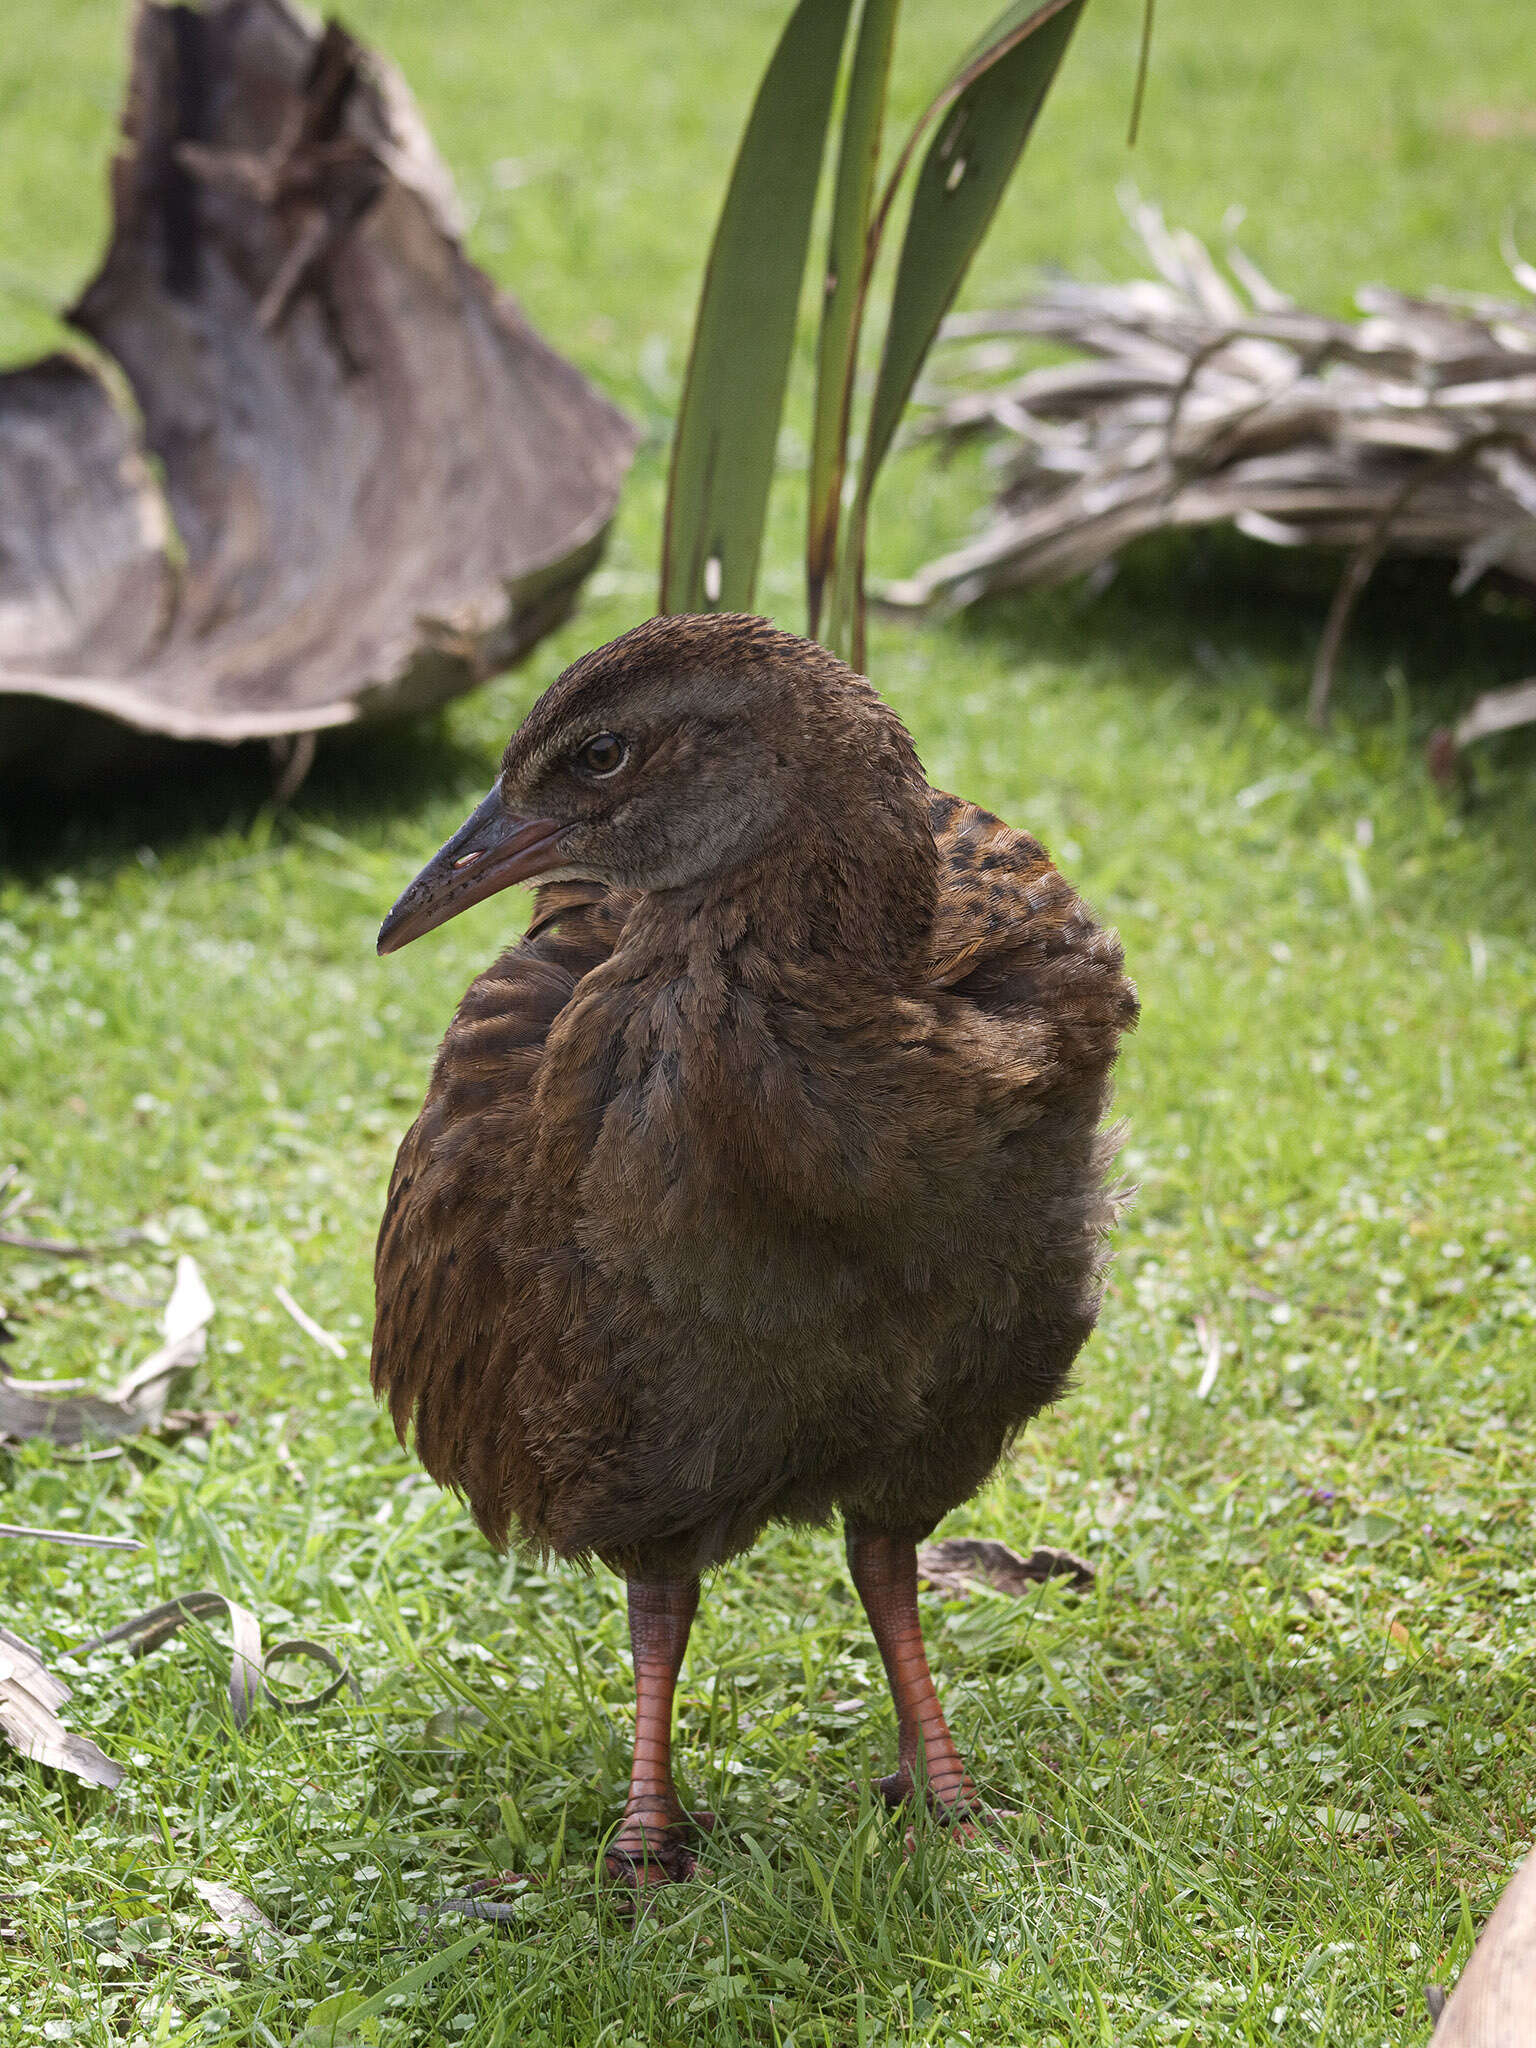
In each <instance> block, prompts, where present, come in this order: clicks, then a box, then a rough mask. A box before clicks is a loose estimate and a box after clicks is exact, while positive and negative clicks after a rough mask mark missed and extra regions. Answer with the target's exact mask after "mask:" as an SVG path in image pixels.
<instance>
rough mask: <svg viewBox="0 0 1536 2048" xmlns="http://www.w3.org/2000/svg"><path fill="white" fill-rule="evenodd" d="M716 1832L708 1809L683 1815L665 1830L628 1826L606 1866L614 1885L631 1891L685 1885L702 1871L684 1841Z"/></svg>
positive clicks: (616, 1840)
mask: <svg viewBox="0 0 1536 2048" xmlns="http://www.w3.org/2000/svg"><path fill="white" fill-rule="evenodd" d="M714 1829H715V1816H714V1815H713V1814H712V1813H710V1812H709V1811H708V1810H707V1809H705V1808H700V1809H699V1810H697V1811H696V1812H693V1813H683V1814H682V1815H681V1816H680V1817H679V1818H678V1819H677V1820H675V1821H669V1822H668V1823H667V1824H666V1826H664V1827H660V1828H658V1827H656V1826H655V1825H654V1824H653V1825H652V1826H650V1827H646V1826H645V1824H644V1823H643V1822H635V1823H634V1824H632V1825H631V1824H629V1823H626V1824H625V1826H623V1827H621V1828H620V1830H619V1832H618V1834H617V1835H616V1836H615V1837H614V1840H613V1842H612V1844H611V1845H610V1847H609V1849H608V1851H607V1855H606V1857H605V1859H604V1860H605V1862H606V1864H607V1868H608V1875H609V1876H610V1877H611V1878H612V1879H613V1880H614V1881H615V1883H622V1884H627V1885H628V1886H629V1887H630V1889H631V1890H632V1891H636V1892H643V1891H648V1890H649V1889H650V1888H651V1887H652V1886H653V1885H659V1884H686V1883H687V1881H688V1879H689V1878H690V1877H692V1876H693V1874H694V1872H695V1871H696V1870H697V1869H698V1867H699V1859H698V1857H697V1856H696V1855H695V1853H694V1852H693V1850H692V1849H690V1848H689V1846H688V1844H687V1842H686V1840H685V1839H684V1837H685V1836H687V1835H688V1834H690V1833H693V1834H700V1835H708V1834H712V1833H713V1832H714Z"/></svg>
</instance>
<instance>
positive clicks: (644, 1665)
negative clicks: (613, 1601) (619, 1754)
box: [608, 1579, 715, 1889]
mask: <svg viewBox="0 0 1536 2048" xmlns="http://www.w3.org/2000/svg"><path fill="white" fill-rule="evenodd" d="M698 1604H699V1582H698V1580H697V1579H631V1580H630V1581H629V1641H630V1648H631V1649H632V1651H633V1653H634V1664H635V1754H634V1763H633V1766H632V1768H631V1771H630V1779H629V1799H628V1802H627V1803H626V1805H625V1808H624V1819H623V1821H622V1823H621V1825H620V1827H619V1832H618V1833H617V1835H615V1836H614V1838H613V1842H612V1845H611V1846H610V1848H609V1850H608V1874H609V1876H610V1877H618V1878H624V1879H625V1880H627V1882H629V1883H630V1884H632V1885H634V1886H635V1887H636V1888H637V1889H639V1888H640V1887H642V1886H644V1885H652V1884H665V1883H667V1882H669V1881H670V1882H673V1883H676V1882H678V1881H679V1880H681V1879H683V1878H687V1877H692V1875H693V1869H694V1861H695V1858H694V1856H693V1854H692V1852H691V1850H690V1849H689V1848H688V1846H687V1843H686V1841H685V1840H684V1839H683V1838H684V1837H685V1836H686V1835H687V1833H688V1832H689V1831H690V1829H693V1828H703V1829H709V1828H712V1827H713V1826H714V1824H715V1817H714V1815H713V1814H712V1813H692V1814H691V1813H688V1812H685V1810H684V1808H683V1804H682V1801H681V1800H680V1799H679V1798H678V1796H677V1787H676V1786H675V1785H674V1784H673V1782H672V1695H673V1693H674V1691H675V1689H676V1686H677V1674H678V1672H679V1670H680V1669H681V1668H682V1662H683V1652H684V1650H686V1649H687V1647H688V1631H689V1629H690V1627H691V1626H692V1624H693V1617H694V1614H695V1612H696V1610H697V1608H698Z"/></svg>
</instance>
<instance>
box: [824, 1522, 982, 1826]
mask: <svg viewBox="0 0 1536 2048" xmlns="http://www.w3.org/2000/svg"><path fill="white" fill-rule="evenodd" d="M847 1540H848V1569H849V1571H850V1572H851V1573H852V1574H853V1583H854V1585H855V1586H856V1587H857V1588H858V1593H859V1598H860V1599H861V1600H862V1601H863V1602H864V1612H865V1613H866V1614H867V1615H868V1616H869V1625H870V1628H871V1629H872V1630H873V1631H874V1637H875V1642H876V1643H877V1645H878V1646H879V1650H880V1658H881V1661H882V1663H883V1664H884V1665H885V1675H886V1677H887V1678H888V1679H889V1680H890V1684H891V1698H892V1699H893V1700H894V1701H895V1703H896V1725H897V1729H898V1732H899V1737H900V1750H899V1762H898V1764H897V1768H896V1770H895V1772H894V1773H893V1774H892V1775H891V1776H890V1777H889V1778H880V1779H878V1780H877V1781H876V1786H877V1789H878V1791H879V1792H880V1794H881V1796H882V1797H883V1798H884V1800H885V1803H886V1805H887V1806H891V1807H897V1806H905V1805H906V1804H907V1802H908V1801H909V1800H910V1799H912V1798H914V1797H915V1796H916V1792H917V1776H916V1766H917V1759H918V1753H919V1750H921V1752H922V1759H923V1777H924V1781H925V1783H926V1787H927V1793H928V1804H929V1806H930V1807H931V1808H932V1809H933V1810H934V1811H935V1812H937V1813H939V1814H941V1815H943V1817H944V1818H945V1819H947V1820H951V1821H954V1822H956V1823H959V1824H963V1823H965V1822H966V1821H967V1820H971V1819H979V1818H981V1817H982V1814H981V1808H980V1803H979V1801H978V1799H977V1796H976V1787H975V1786H974V1785H973V1784H972V1783H971V1779H970V1774H969V1772H968V1771H967V1770H966V1768H965V1763H964V1760H963V1759H962V1757H961V1755H960V1752H959V1750H958V1749H957V1748H956V1747H955V1738H954V1737H953V1736H952V1735H951V1734H950V1732H949V1724H948V1722H947V1721H946V1720H945V1719H944V1709H943V1708H942V1707H941V1706H940V1705H939V1696H938V1694H937V1693H936V1692H935V1691H934V1689H933V1675H932V1673H931V1672H930V1671H929V1669H928V1659H927V1656H926V1655H925V1653H924V1650H923V1629H922V1623H921V1621H920V1620H919V1618H918V1612H917V1545H916V1544H915V1543H907V1542H903V1541H902V1539H901V1538H900V1537H896V1536H880V1535H876V1534H875V1533H873V1532H872V1531H870V1530H865V1529H849V1531H848V1537H847Z"/></svg>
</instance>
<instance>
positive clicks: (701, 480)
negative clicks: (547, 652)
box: [659, 0, 851, 612]
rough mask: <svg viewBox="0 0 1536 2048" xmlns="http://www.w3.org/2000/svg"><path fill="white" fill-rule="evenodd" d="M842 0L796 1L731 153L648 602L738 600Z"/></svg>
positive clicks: (796, 298)
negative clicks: (657, 585)
mask: <svg viewBox="0 0 1536 2048" xmlns="http://www.w3.org/2000/svg"><path fill="white" fill-rule="evenodd" d="M850 6H851V0H800V4H799V5H798V6H797V7H796V9H795V11H794V13H793V14H792V15H791V16H790V18H789V22H788V24H787V25H786V27H785V30H784V33H783V35H782V36H781V37H780V39H779V45H778V48H777V49H776V50H775V51H774V54H773V57H772V59H771V61H770V63H769V66H768V69H767V71H766V72H765V73H764V76H763V82H762V84H761V85H760V86H759V87H758V91H757V98H756V100H755V101H754V102H753V106H752V112H751V115H750V117H749V118H748V121H747V127H746V132H745V133H744V134H743V136H742V139H741V147H740V149H739V150H738V152H737V156H736V164H735V168H734V169H733V171H732V173H731V182H730V186H729V188H728V189H727V191H726V195H725V204H724V206H723V207H722V208H721V212H720V221H719V225H718V226H717V228H716V229H715V239H714V244H713V246H712V248H711V250H710V254H709V263H708V266H707V268H706V270H705V273H704V288H703V290H702V292H701V293H700V296H699V311H698V318H697V322H696V324H695V327H694V336H693V349H692V353H691V355H690V357H689V362H688V376H687V380H686V383H685V385H684V388H683V400H682V405H681V407H680V409H679V412H678V418H677V431H676V434H675V436H674V439H673V443H672V469H671V475H670V477H669V479H668V485H667V512H666V531H665V535H664V538H663V542H662V557H661V592H660V599H659V603H660V609H661V610H662V611H664V612H704V611H722V610H724V611H742V610H745V609H747V608H748V607H749V606H750V605H751V602H752V592H753V588H754V586H755V584H756V581H757V562H758V555H759V552H760V550H761V547H762V538H763V522H764V518H765V516H766V512H767V505H768V489H769V485H770V484H771V483H772V481H773V468H774V453H775V449H776V447H777V443H778V435H779V418H780V415H781V413H782V412H783V409H784V386H785V382H786V380H787V378H788V375H789V358H790V351H791V349H792V348H793V346H794V338H795V322H796V317H797V315H798V312H799V305H800V286H801V280H802V278H803V277H804V274H805V256H806V249H807V246H808V243H809V241H810V231H811V212H812V209H813V207H814V205H815V201H816V187H817V184H818V183H819V181H820V177H821V159H822V154H823V151H824V148H825V144H826V133H827V123H828V121H829V119H830V117H831V111H832V95H833V91H834V89H835V87H836V84H837V73H838V65H839V61H840V59H841V55H842V48H843V37H844V33H845V31H846V29H847V26H848V14H849V9H850Z"/></svg>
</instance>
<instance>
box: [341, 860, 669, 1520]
mask: <svg viewBox="0 0 1536 2048" xmlns="http://www.w3.org/2000/svg"><path fill="white" fill-rule="evenodd" d="M629 907H630V899H628V898H625V897H622V896H617V895H615V894H613V893H611V892H608V891H604V890H602V889H599V888H597V887H595V886H594V885H589V884H586V883H579V882H570V883H557V884H554V885H552V886H550V887H549V888H545V889H541V890H540V891H539V892H538V901H537V904H536V907H535V911H534V915H533V919H532V921H531V923H530V925H529V928H528V932H527V935H526V936H525V937H524V939H523V940H522V942H521V944H519V945H517V946H514V947H513V948H512V949H511V950H510V951H509V952H506V953H503V954H502V956H501V958H500V959H499V960H497V961H496V963H495V964H494V966H492V967H490V968H488V969H487V970H486V972H485V973H484V974H481V975H479V976H478V977H477V978H476V979H475V980H474V981H473V982H472V983H471V984H470V987H469V989H468V991H467V993H466V994H465V997H464V1000H463V1002H462V1003H461V1004H460V1005H459V1008H458V1012H457V1014H456V1015H455V1017H454V1020H453V1022H452V1024H451V1025H450V1026H449V1027H448V1031H447V1034H446V1035H445V1037H444V1039H443V1043H442V1046H441V1048H440V1049H439V1052H438V1056H437V1062H436V1064H435V1066H434V1067H433V1070H432V1079H431V1082H430V1084H429V1086H428V1088H427V1096H426V1101H425V1102H424V1103H423V1105H422V1110H421V1114H420V1116H418V1117H417V1119H416V1121H415V1123H414V1124H413V1125H412V1126H411V1128H410V1130H409V1131H408V1132H407V1133H406V1135H405V1138H404V1139H403V1141H402V1142H401V1146H400V1151H399V1154H398V1156H397V1158H396V1160H395V1170H394V1174H393V1176H392V1177H391V1180H390V1187H389V1197H388V1200H387V1202H386V1204H385V1209H384V1218H383V1221H382V1223H381V1224H380V1226H379V1240H378V1249H377V1252H376V1254H375V1259H374V1284H375V1296H376V1310H375V1318H374V1335H373V1385H374V1390H375V1392H376V1393H378V1394H379V1395H380V1397H381V1398H383V1399H385V1400H387V1401H388V1403H389V1411H390V1415H391V1417H392V1418H393V1421H394V1424H395V1428H396V1430H397V1431H398V1432H399V1433H400V1435H401V1437H402V1440H403V1438H404V1434H405V1430H406V1426H407V1424H408V1423H409V1421H410V1420H411V1417H412V1413H413V1411H414V1415H415V1422H416V1444H417V1449H418V1451H419V1453H420V1455H421V1458H422V1462H423V1463H424V1464H425V1465H426V1467H427V1469H428V1471H429V1472H431V1474H432V1475H433V1477H434V1478H435V1479H437V1480H439V1481H440V1482H442V1483H443V1484H445V1485H451V1486H456V1487H458V1488H460V1489H461V1490H462V1491H463V1492H464V1493H465V1494H466V1495H467V1496H468V1497H469V1499H470V1501H471V1503H472V1504H473V1505H474V1506H475V1507H476V1510H477V1512H478V1511H479V1509H480V1508H481V1506H482V1504H483V1503H485V1502H487V1501H488V1500H489V1499H490V1498H491V1496H492V1495H493V1494H494V1493H496V1492H497V1491H498V1490H499V1475H500V1474H501V1473H502V1472H504V1470H505V1467H506V1461H507V1459H508V1457H509V1456H511V1457H512V1458H513V1459H514V1460H515V1457H516V1448H517V1447H516V1446H515V1445H512V1444H510V1443H508V1441H507V1432H508V1430H509V1429H515V1428H516V1418H515V1416H514V1415H512V1414H511V1413H510V1412H503V1411H500V1410H498V1412H497V1413H495V1414H486V1413H484V1412H483V1409H482V1402H483V1398H484V1397H483V1394H482V1392H481V1390H482V1389H486V1388H489V1387H494V1386H496V1385H499V1384H504V1383H505V1379H504V1375H503V1373H501V1372H499V1371H498V1370H497V1369H496V1354H497V1353H498V1352H499V1351H500V1350H501V1349H502V1348H503V1347H504V1346H506V1345H507V1344H509V1343H512V1342H513V1341H514V1334H515V1332H516V1330H517V1328H518V1327H519V1321H518V1317H517V1315H516V1313H515V1309H514V1306H513V1305H512V1304H511V1303H509V1301H508V1298H507V1276H506V1273H505V1270H504V1266H503V1258H504V1251H505V1242H504V1240H505V1226H506V1220H507V1209H508V1207H509V1206H510V1202H511V1199H512V1197H513V1196H514V1195H515V1192H516V1190H517V1188H518V1185H519V1180H520V1177H521V1175H522V1173H523V1172H524V1170H525V1168H526V1164H527V1161H528V1158H529V1154H530V1151H531V1148H532V1140H533V1128H532V1124H533V1095H534V1087H535V1083H536V1079H537V1075H538V1070H539V1062H540V1059H541V1057H542V1054H543V1050H544V1043H545V1040H546V1038H547V1037H548V1034H549V1030H550V1027H551V1025H552V1024H553V1023H554V1021H555V1019H556V1018H557V1017H558V1016H559V1014H560V1012H561V1011H562V1010H563V1009H564V1008H565V1006H566V1004H567V1003H568V1002H569V1001H570V999H571V996H572V995H573V993H574V992H575V989H576V986H577V984H578V982H579V981H580V980H581V978H582V977H583V975H585V974H587V973H589V972H590V971H591V969H593V968H594V967H597V966H599V965H601V963H602V962H603V961H604V960H606V959H607V958H608V956H609V954H610V953H611V952H612V950H613V947H614V945H615V943H616V942H617V939H618V936H619V933H620V931H621V930H622V929H623V925H624V919H625V917H626V916H627V914H628V910H629ZM500 1187H504V1188H505V1190H506V1199H504V1200H498V1199H497V1193H498V1188H500ZM512 1363H513V1361H512V1360H511V1359H510V1358H509V1359H508V1360H507V1361H506V1365H507V1367H508V1369H509V1370H510V1368H511V1366H512Z"/></svg>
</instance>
